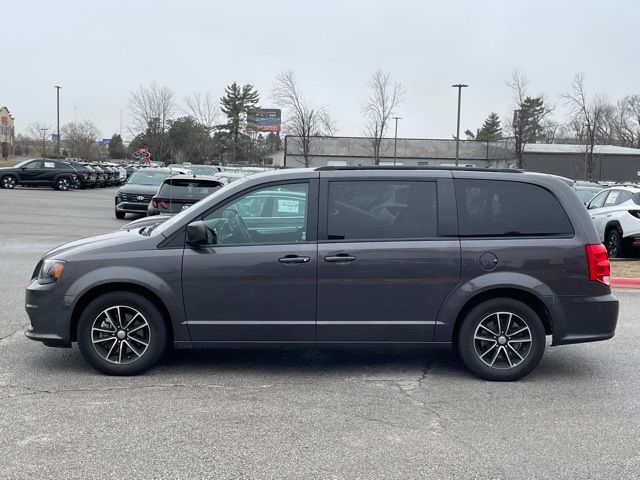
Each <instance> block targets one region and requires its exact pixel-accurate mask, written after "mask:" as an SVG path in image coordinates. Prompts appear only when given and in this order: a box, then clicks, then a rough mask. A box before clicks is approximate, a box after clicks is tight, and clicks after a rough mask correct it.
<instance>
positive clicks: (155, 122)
mask: <svg viewBox="0 0 640 480" xmlns="http://www.w3.org/2000/svg"><path fill="white" fill-rule="evenodd" d="M175 111H176V101H175V95H174V93H173V90H171V89H170V88H169V87H166V86H163V87H160V86H158V85H157V84H156V83H155V82H154V83H151V85H149V86H148V87H144V86H140V87H139V88H138V90H136V91H135V92H132V93H131V95H130V97H129V112H130V117H131V121H132V124H131V125H130V129H131V134H132V135H133V136H137V135H140V134H143V135H144V137H145V143H147V145H146V146H147V147H149V150H150V151H151V154H152V158H155V159H164V158H166V157H168V155H169V152H170V150H171V144H170V142H169V139H168V137H167V135H166V133H167V130H168V129H169V126H170V125H169V123H170V121H171V120H172V119H173V117H174V114H175Z"/></svg>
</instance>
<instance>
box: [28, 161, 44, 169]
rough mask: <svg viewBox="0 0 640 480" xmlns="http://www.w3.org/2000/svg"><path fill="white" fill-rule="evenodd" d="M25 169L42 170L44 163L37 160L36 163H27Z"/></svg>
mask: <svg viewBox="0 0 640 480" xmlns="http://www.w3.org/2000/svg"><path fill="white" fill-rule="evenodd" d="M24 168H26V169H27V170H34V169H37V168H42V162H41V161H40V160H36V161H34V162H29V163H27V164H26V165H25V166H24Z"/></svg>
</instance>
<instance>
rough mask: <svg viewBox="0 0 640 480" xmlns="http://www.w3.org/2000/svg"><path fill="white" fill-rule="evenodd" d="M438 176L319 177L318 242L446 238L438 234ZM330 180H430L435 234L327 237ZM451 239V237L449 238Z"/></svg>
mask: <svg viewBox="0 0 640 480" xmlns="http://www.w3.org/2000/svg"><path fill="white" fill-rule="evenodd" d="M440 180H450V179H447V178H445V179H442V178H440V177H430V178H425V177H405V176H401V177H370V176H362V177H360V176H354V177H320V202H319V208H318V243H319V244H333V243H345V244H347V243H385V242H386V243H388V242H428V241H438V240H440V241H441V240H447V237H445V236H442V235H440V221H439V219H440V208H439V205H440V194H439V192H440V188H439V187H440ZM330 182H387V183H390V182H414V183H415V182H430V183H434V184H435V187H436V234H435V236H430V237H412V238H407V237H397V238H366V239H344V238H339V239H329V238H328V237H329V183H330ZM449 240H451V238H449Z"/></svg>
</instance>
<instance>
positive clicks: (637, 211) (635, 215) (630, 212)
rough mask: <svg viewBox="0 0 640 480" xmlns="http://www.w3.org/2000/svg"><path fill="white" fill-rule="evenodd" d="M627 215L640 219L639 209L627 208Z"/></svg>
mask: <svg viewBox="0 0 640 480" xmlns="http://www.w3.org/2000/svg"><path fill="white" fill-rule="evenodd" d="M629 215H631V216H633V217H636V218H638V219H640V210H629Z"/></svg>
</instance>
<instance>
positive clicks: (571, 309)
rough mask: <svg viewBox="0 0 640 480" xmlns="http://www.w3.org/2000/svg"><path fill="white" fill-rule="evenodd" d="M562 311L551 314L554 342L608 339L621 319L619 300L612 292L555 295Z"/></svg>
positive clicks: (559, 343) (555, 343)
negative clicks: (558, 313) (619, 318)
mask: <svg viewBox="0 0 640 480" xmlns="http://www.w3.org/2000/svg"><path fill="white" fill-rule="evenodd" d="M554 298H555V299H556V301H557V302H558V305H557V306H558V307H559V309H558V310H559V311H561V312H562V314H561V315H558V316H556V315H552V317H553V319H552V323H553V325H552V328H553V345H566V344H570V343H583V342H595V341H598V340H608V339H609V338H612V337H613V336H614V335H615V331H616V325H617V323H618V308H619V305H618V300H617V299H616V297H614V296H613V294H611V293H609V294H604V295H599V296H592V297H583V296H575V297H574V296H561V297H554Z"/></svg>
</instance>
